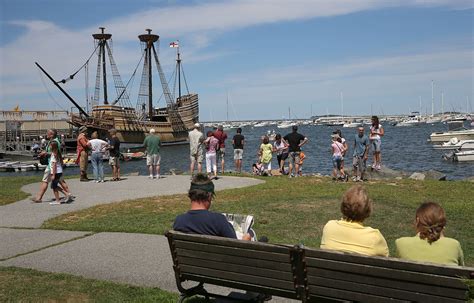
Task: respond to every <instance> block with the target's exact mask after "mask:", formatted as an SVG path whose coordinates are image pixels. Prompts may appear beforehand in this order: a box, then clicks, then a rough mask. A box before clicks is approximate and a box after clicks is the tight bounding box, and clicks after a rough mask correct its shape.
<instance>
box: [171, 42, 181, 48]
mask: <svg viewBox="0 0 474 303" xmlns="http://www.w3.org/2000/svg"><path fill="white" fill-rule="evenodd" d="M170 47H173V48H174V47H179V43H178V41H173V42H171V43H170Z"/></svg>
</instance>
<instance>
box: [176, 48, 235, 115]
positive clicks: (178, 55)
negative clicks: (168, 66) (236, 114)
mask: <svg viewBox="0 0 474 303" xmlns="http://www.w3.org/2000/svg"><path fill="white" fill-rule="evenodd" d="M177 42H178V47H177V49H176V54H177V57H176V69H177V73H178V100H179V99H181V54H180V52H179V40H177ZM228 115H229V114H227V120H229V117H228Z"/></svg>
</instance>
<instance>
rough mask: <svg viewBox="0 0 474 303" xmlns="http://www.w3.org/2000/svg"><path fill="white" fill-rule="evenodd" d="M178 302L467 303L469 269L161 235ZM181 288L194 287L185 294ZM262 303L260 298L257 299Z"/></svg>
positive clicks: (471, 270) (472, 275) (174, 233)
mask: <svg viewBox="0 0 474 303" xmlns="http://www.w3.org/2000/svg"><path fill="white" fill-rule="evenodd" d="M166 237H167V238H168V242H169V246H170V250H171V255H172V258H173V268H174V271H175V277H176V284H177V287H178V290H179V291H180V293H181V297H180V302H182V301H183V300H184V299H185V298H187V297H191V296H193V295H202V296H204V297H206V298H209V297H221V296H220V295H217V294H212V293H208V292H207V291H206V289H205V288H204V284H212V285H218V286H224V287H229V288H233V289H240V290H245V291H248V292H252V293H260V294H267V295H272V296H278V297H283V298H289V299H295V300H299V301H302V302H341V301H342V302H347V301H357V302H465V301H466V300H467V295H468V287H467V286H466V284H465V282H464V281H462V280H463V279H473V278H474V268H469V267H453V266H438V265H433V264H428V263H426V264H425V263H417V262H409V261H403V260H399V259H395V258H383V257H367V256H361V255H356V254H347V253H341V252H335V251H327V250H321V249H309V248H305V247H302V246H289V245H275V244H268V243H259V242H249V241H240V240H234V239H227V238H221V237H213V236H204V235H190V234H184V233H180V232H177V231H169V232H167V233H166ZM185 281H194V282H198V283H199V284H198V285H197V286H194V287H191V288H185V287H184V286H183V283H184V282H185ZM259 298H260V297H259Z"/></svg>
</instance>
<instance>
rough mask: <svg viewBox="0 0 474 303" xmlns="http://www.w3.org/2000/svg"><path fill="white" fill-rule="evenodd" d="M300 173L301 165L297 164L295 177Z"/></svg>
mask: <svg viewBox="0 0 474 303" xmlns="http://www.w3.org/2000/svg"><path fill="white" fill-rule="evenodd" d="M299 172H300V165H299V164H298V163H295V176H296V175H298V174H299Z"/></svg>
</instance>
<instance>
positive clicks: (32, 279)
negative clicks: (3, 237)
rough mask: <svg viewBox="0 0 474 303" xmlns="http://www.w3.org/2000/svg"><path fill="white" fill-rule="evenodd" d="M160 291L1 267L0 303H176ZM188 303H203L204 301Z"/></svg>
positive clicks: (175, 296)
mask: <svg viewBox="0 0 474 303" xmlns="http://www.w3.org/2000/svg"><path fill="white" fill-rule="evenodd" d="M177 299H178V294H174V293H171V292H167V291H163V290H161V289H158V288H151V287H137V286H130V285H125V284H119V283H112V282H104V281H97V280H92V279H86V278H81V277H75V276H72V275H67V274H51V273H45V272H40V271H36V270H31V269H22V268H16V267H0V302H162V303H166V302H169V303H171V302H173V303H174V302H177ZM186 302H190V303H191V302H193V303H197V302H204V300H203V299H202V298H193V299H189V300H187V301H186Z"/></svg>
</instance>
